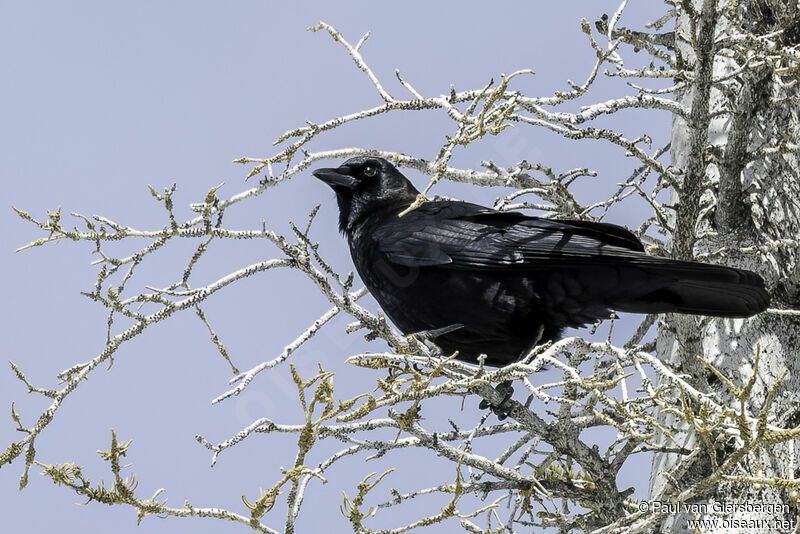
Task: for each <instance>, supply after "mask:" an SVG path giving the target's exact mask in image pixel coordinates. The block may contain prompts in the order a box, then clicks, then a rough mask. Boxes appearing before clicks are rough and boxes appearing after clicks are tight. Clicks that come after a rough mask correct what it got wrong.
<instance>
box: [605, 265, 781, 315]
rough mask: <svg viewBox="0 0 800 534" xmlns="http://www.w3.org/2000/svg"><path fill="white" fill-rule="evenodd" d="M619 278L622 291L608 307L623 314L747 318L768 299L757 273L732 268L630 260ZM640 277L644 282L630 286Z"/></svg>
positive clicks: (766, 303) (765, 304) (761, 307)
mask: <svg viewBox="0 0 800 534" xmlns="http://www.w3.org/2000/svg"><path fill="white" fill-rule="evenodd" d="M651 258H652V257H651ZM620 274H621V281H622V282H623V283H622V284H621V286H622V287H626V286H627V290H622V291H621V292H620V294H618V295H616V296H614V297H612V308H613V309H616V310H619V311H623V312H633V313H665V312H675V313H690V314H697V315H711V316H715V317H750V316H751V315H755V314H757V313H759V312H762V311H764V310H765V309H767V306H769V301H770V296H769V293H767V291H766V290H765V289H764V280H763V279H762V278H761V277H760V276H759V275H757V274H756V273H754V272H751V271H746V270H743V269H735V268H733V267H724V266H721V265H711V264H708V263H694V262H684V261H677V260H668V259H665V258H658V261H657V262H652V263H651V262H649V261H648V262H647V263H644V262H643V263H642V264H637V263H635V262H634V263H633V264H631V265H628V266H626V268H623V272H621V273H620ZM642 277H644V280H646V282H645V283H644V284H638V283H636V282H637V281H639V280H642ZM626 278H628V280H629V282H630V283H627V284H626V283H625V279H626ZM644 280H643V281H644ZM637 288H638V289H639V290H637Z"/></svg>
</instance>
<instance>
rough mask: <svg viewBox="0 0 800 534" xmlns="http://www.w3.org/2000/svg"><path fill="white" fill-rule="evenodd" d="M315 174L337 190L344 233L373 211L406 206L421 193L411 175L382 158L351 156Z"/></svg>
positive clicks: (340, 221) (340, 225) (341, 225)
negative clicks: (338, 164)
mask: <svg viewBox="0 0 800 534" xmlns="http://www.w3.org/2000/svg"><path fill="white" fill-rule="evenodd" d="M313 174H314V176H316V177H317V178H319V179H320V180H322V181H323V182H325V183H326V184H328V185H329V186H331V188H332V189H333V190H334V192H336V200H337V201H338V203H339V230H341V231H342V232H344V233H349V232H350V231H352V229H353V227H354V225H355V224H357V223H358V222H359V221H360V220H361V219H362V218H363V217H364V216H366V215H368V214H370V213H371V212H373V211H375V210H379V209H384V208H392V207H400V206H407V205H409V204H411V203H412V202H414V199H416V198H417V195H418V194H419V191H417V189H416V188H415V187H414V185H413V184H412V183H411V182H409V181H408V178H406V177H405V176H403V175H402V174H401V173H400V171H398V170H397V169H396V168H395V166H394V165H392V164H391V163H389V162H388V161H386V160H385V159H383V158H375V157H365V156H361V157H357V158H350V159H348V160H347V161H345V162H344V163H342V165H341V166H340V167H337V168H336V169H317V170H315V171H314V172H313Z"/></svg>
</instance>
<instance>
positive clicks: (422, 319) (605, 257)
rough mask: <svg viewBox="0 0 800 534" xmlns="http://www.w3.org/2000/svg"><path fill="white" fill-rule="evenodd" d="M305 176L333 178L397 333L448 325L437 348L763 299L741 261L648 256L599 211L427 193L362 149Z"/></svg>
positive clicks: (743, 311) (733, 312) (365, 272)
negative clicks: (499, 205) (429, 197)
mask: <svg viewBox="0 0 800 534" xmlns="http://www.w3.org/2000/svg"><path fill="white" fill-rule="evenodd" d="M314 176H316V177H317V178H319V179H321V180H322V181H324V182H326V183H327V184H328V185H330V186H331V187H332V188H333V190H334V191H335V192H336V197H337V201H338V204H339V227H340V230H341V231H342V232H343V233H344V235H345V236H346V237H347V240H348V243H349V245H350V252H351V255H352V257H353V262H354V263H355V266H356V269H357V271H358V273H359V275H360V276H361V278H362V280H363V281H364V283H365V284H366V286H367V288H368V289H369V290H370V292H371V293H372V295H373V296H374V297H375V299H376V300H377V301H378V303H379V304H380V305H381V307H382V308H383V311H384V312H385V313H386V315H387V316H388V317H389V318H390V319H391V320H392V322H394V323H395V325H397V327H398V328H399V329H400V330H401V331H403V332H404V333H406V334H409V333H415V332H422V331H430V330H436V329H441V328H446V327H450V326H454V325H456V326H459V325H460V326H459V327H458V328H456V329H454V330H452V331H449V332H447V333H445V334H442V335H440V336H438V337H436V338H435V340H434V341H435V343H436V344H437V345H439V346H440V347H441V348H442V350H443V351H445V352H446V353H451V352H453V351H455V350H458V351H459V358H460V359H464V360H467V361H475V360H476V358H477V357H478V355H479V354H482V353H485V354H487V356H488V358H487V363H489V364H491V365H502V364H506V363H510V362H513V361H516V360H518V359H519V358H520V357H522V356H524V354H525V353H526V352H527V351H528V350H529V349H530V348H531V345H532V344H533V343H534V342H535V341H536V336H537V332H539V331H541V334H542V335H541V337H540V338H539V342H543V341H547V340H555V339H558V338H559V337H560V336H561V334H562V331H563V330H564V328H566V327H579V326H583V325H586V324H587V323H591V322H593V321H595V320H596V319H599V318H606V317H608V316H609V313H610V311H611V310H617V311H623V312H634V313H663V312H677V313H692V314H700V315H712V316H719V317H747V316H751V315H753V314H756V313H758V312H760V311H763V310H764V309H765V308H766V307H767V305H768V304H769V295H768V294H767V292H766V291H765V290H764V282H763V280H762V279H761V277H759V276H758V275H757V274H755V273H752V272H750V271H745V270H741V269H734V268H730V267H723V266H717V265H710V264H705V263H694V262H683V261H676V260H672V259H668V258H660V257H655V256H649V255H647V254H646V253H645V252H644V248H643V247H642V244H641V243H640V242H639V240H638V239H637V238H636V236H635V235H634V234H632V233H631V232H630V231H628V230H627V229H625V228H623V227H621V226H616V225H613V224H606V223H594V222H587V221H568V220H550V219H540V218H537V217H529V216H526V215H523V214H521V213H516V212H498V211H495V210H492V209H489V208H485V207H483V206H478V205H476V204H470V203H468V202H460V201H452V200H442V201H429V202H425V203H424V204H422V206H420V207H419V208H417V209H416V210H414V211H411V212H410V213H408V214H406V215H404V216H403V217H398V214H399V213H400V212H401V211H403V210H404V209H405V208H407V207H408V206H409V205H410V204H411V202H413V201H414V199H415V198H416V196H417V194H418V191H417V190H416V189H415V188H414V186H413V185H412V184H411V182H409V181H408V180H407V179H406V178H405V176H403V175H402V174H401V173H400V172H399V171H398V170H397V169H396V168H395V167H394V166H393V165H392V164H391V163H389V162H388V161H386V160H384V159H381V158H370V157H359V158H352V159H350V160H348V161H346V162H345V163H344V164H343V165H342V166H341V167H339V168H337V169H318V170H316V171H314Z"/></svg>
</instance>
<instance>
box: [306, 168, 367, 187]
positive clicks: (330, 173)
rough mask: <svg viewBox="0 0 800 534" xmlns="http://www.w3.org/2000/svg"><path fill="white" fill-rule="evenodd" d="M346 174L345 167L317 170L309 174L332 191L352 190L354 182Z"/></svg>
mask: <svg viewBox="0 0 800 534" xmlns="http://www.w3.org/2000/svg"><path fill="white" fill-rule="evenodd" d="M348 172H349V169H347V168H346V167H344V168H343V167H339V168H338V169H317V170H316V171H314V172H312V173H311V174H313V175H314V176H315V177H317V178H319V179H320V180H322V181H323V182H325V183H326V184H328V185H329V186H331V187H333V188H334V189H335V188H337V187H339V188H343V189H353V188H354V187H355V185H356V180H355V178H353V177H352V176H350V175H349V174H347V173H348Z"/></svg>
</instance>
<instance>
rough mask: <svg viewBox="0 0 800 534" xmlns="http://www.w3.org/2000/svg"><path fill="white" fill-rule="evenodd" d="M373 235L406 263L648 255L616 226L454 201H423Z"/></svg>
mask: <svg viewBox="0 0 800 534" xmlns="http://www.w3.org/2000/svg"><path fill="white" fill-rule="evenodd" d="M373 236H374V237H375V238H376V239H377V241H378V247H379V249H380V250H381V251H382V252H383V253H384V254H386V256H387V258H388V259H389V261H391V262H393V263H397V264H400V265H406V266H434V265H438V266H442V267H447V268H451V269H465V270H494V269H502V270H509V269H511V270H537V269H552V268H553V267H557V266H559V265H575V264H583V265H586V264H590V263H605V262H606V261H609V262H619V261H620V260H623V261H625V260H624V259H627V260H629V261H636V260H639V261H642V260H644V261H645V262H647V258H650V257H649V256H647V255H646V254H644V252H643V247H642V245H641V243H640V242H639V240H638V239H637V238H636V236H635V235H633V234H632V233H631V232H629V231H628V230H626V229H625V228H622V227H621V226H616V225H612V224H605V223H592V222H587V221H557V220H549V219H539V218H536V217H528V216H525V215H522V214H520V213H513V212H498V211H494V210H489V209H487V208H484V207H482V206H477V205H475V204H469V203H466V202H454V201H439V202H428V203H426V204H423V205H422V206H421V207H420V208H419V209H417V210H415V211H412V212H410V213H409V214H407V215H405V216H404V217H402V218H399V219H395V220H392V221H389V222H387V223H385V224H383V225H382V226H381V227H380V228H378V229H376V230H375V232H374V234H373Z"/></svg>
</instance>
